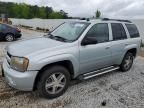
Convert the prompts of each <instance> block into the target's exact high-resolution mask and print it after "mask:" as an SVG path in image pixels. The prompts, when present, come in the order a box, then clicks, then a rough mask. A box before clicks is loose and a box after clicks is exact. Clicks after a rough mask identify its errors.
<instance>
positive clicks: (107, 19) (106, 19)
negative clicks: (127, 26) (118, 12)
mask: <svg viewBox="0 0 144 108" xmlns="http://www.w3.org/2000/svg"><path fill="white" fill-rule="evenodd" d="M102 20H103V21H110V20H112V21H119V22H128V23H132V22H131V21H130V20H122V19H109V18H103V19H102Z"/></svg>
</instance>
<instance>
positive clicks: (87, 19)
mask: <svg viewBox="0 0 144 108" xmlns="http://www.w3.org/2000/svg"><path fill="white" fill-rule="evenodd" d="M80 20H86V21H90V19H89V18H80Z"/></svg>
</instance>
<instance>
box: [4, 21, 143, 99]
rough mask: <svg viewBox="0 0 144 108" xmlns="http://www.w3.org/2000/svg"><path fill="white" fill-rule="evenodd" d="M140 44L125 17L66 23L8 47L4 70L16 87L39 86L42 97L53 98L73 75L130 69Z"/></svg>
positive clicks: (98, 73) (88, 74) (60, 92)
mask: <svg viewBox="0 0 144 108" xmlns="http://www.w3.org/2000/svg"><path fill="white" fill-rule="evenodd" d="M140 44H141V38H140V35H139V32H138V30H137V28H136V26H135V25H134V24H133V23H131V22H130V21H127V20H114V19H99V20H90V21H81V20H78V21H74V22H67V23H63V24H61V25H60V26H59V27H57V28H56V29H55V30H53V31H52V32H50V33H48V34H47V35H45V36H44V37H40V38H35V39H31V40H25V41H21V42H17V43H14V44H12V45H10V46H8V47H7V48H6V58H5V60H4V62H3V66H2V67H3V75H4V76H5V79H6V81H7V83H8V84H9V85H10V86H12V87H14V88H16V89H19V90H24V91H32V90H35V89H38V91H39V93H40V94H41V95H42V96H44V97H46V98H55V97H58V96H60V95H62V94H63V93H64V92H65V91H66V90H67V88H68V85H69V84H70V81H71V80H73V79H80V80H85V79H88V78H92V77H95V76H97V75H101V74H104V73H108V72H111V71H114V70H116V69H120V70H121V71H122V72H126V71H128V70H129V69H130V68H131V66H132V64H133V60H134V58H135V57H136V55H137V53H138V52H139V50H140Z"/></svg>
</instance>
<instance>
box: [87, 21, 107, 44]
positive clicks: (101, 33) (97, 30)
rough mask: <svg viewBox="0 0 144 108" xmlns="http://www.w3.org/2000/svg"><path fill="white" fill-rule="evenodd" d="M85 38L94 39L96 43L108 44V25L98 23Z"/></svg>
mask: <svg viewBox="0 0 144 108" xmlns="http://www.w3.org/2000/svg"><path fill="white" fill-rule="evenodd" d="M86 36H89V37H91V38H96V40H97V41H98V43H103V42H108V41H109V29H108V24H106V23H99V24H96V25H94V26H93V27H92V28H91V29H90V30H89V31H88V33H87V35H86Z"/></svg>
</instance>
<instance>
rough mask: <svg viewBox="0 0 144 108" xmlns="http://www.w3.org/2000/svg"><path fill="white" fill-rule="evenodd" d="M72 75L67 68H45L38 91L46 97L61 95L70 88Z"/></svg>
mask: <svg viewBox="0 0 144 108" xmlns="http://www.w3.org/2000/svg"><path fill="white" fill-rule="evenodd" d="M69 81H70V75H69V72H68V70H67V69H66V68H64V67H62V66H53V67H50V68H48V69H47V70H45V72H44V73H43V75H42V76H41V78H40V81H39V83H38V91H39V93H40V95H41V96H43V97H45V98H49V99H50V98H56V97H58V96H61V95H62V94H63V93H64V92H65V91H66V90H67V88H68V85H69Z"/></svg>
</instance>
